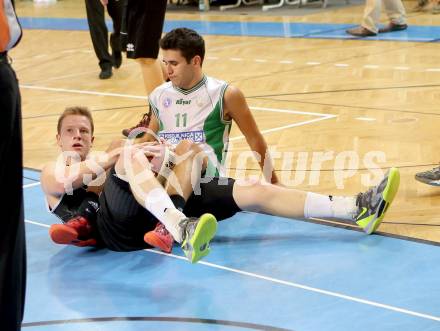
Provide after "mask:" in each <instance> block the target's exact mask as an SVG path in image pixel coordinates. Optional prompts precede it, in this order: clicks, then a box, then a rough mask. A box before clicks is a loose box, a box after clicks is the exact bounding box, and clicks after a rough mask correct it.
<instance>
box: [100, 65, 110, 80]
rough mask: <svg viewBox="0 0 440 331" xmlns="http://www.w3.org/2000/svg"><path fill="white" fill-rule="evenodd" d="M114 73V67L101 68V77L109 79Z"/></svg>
mask: <svg viewBox="0 0 440 331" xmlns="http://www.w3.org/2000/svg"><path fill="white" fill-rule="evenodd" d="M112 75H113V72H112V68H111V67H110V68H105V69H101V72H100V73H99V79H109V78H110V77H111V76H112Z"/></svg>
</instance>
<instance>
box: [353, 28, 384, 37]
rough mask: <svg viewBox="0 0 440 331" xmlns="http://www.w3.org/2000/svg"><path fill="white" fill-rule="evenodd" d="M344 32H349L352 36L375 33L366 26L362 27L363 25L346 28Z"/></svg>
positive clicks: (365, 35) (366, 35) (367, 35)
mask: <svg viewBox="0 0 440 331" xmlns="http://www.w3.org/2000/svg"><path fill="white" fill-rule="evenodd" d="M345 32H347V33H348V34H351V35H352V36H355V37H371V36H375V35H376V34H377V33H375V32H373V31H370V30H368V29H366V28H364V27H363V26H358V27H355V28H352V29H348V30H346V31H345Z"/></svg>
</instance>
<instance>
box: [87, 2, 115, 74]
mask: <svg viewBox="0 0 440 331" xmlns="http://www.w3.org/2000/svg"><path fill="white" fill-rule="evenodd" d="M104 10H105V9H104V6H103V5H102V3H101V1H99V0H86V12H87V23H88V24H89V30H90V37H91V38H92V44H93V49H94V50H95V54H96V57H97V58H98V60H99V67H100V68H101V72H100V74H99V78H100V79H108V78H110V77H111V76H112V74H113V73H112V66H113V61H112V57H111V55H110V53H109V50H108V30H107V26H106V25H105V11H104Z"/></svg>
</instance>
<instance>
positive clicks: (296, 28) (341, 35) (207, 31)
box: [20, 17, 440, 42]
mask: <svg viewBox="0 0 440 331" xmlns="http://www.w3.org/2000/svg"><path fill="white" fill-rule="evenodd" d="M20 22H21V24H22V26H23V27H24V28H25V29H42V30H88V25H87V21H86V19H82V18H35V17H22V18H20ZM107 25H108V27H109V29H111V24H110V22H107ZM183 26H184V27H188V28H191V29H194V30H196V31H198V32H199V33H201V34H203V35H229V36H260V37H286V38H290V37H295V38H322V39H357V38H355V37H353V36H350V35H348V34H347V33H345V30H346V29H348V28H350V27H353V26H354V25H353V24H327V23H277V22H208V21H189V20H173V21H170V20H168V21H166V22H165V26H164V31H165V32H167V31H170V30H171V29H174V28H177V27H183ZM439 36H440V27H439V26H415V25H414V26H413V25H411V26H410V27H409V28H408V29H407V30H405V31H398V32H393V33H384V34H379V35H377V36H375V37H368V38H362V40H393V41H407V42H409V41H411V42H427V41H438V40H439Z"/></svg>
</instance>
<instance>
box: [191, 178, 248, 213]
mask: <svg viewBox="0 0 440 331" xmlns="http://www.w3.org/2000/svg"><path fill="white" fill-rule="evenodd" d="M234 183H235V180H234V179H232V178H225V177H223V178H212V180H211V181H210V182H208V183H201V184H200V192H197V190H195V192H194V193H193V194H192V195H191V196H190V197H189V199H188V201H187V203H186V205H185V208H184V210H183V212H184V214H185V215H186V216H193V217H200V216H201V215H202V214H205V213H211V214H213V215H214V216H215V217H216V218H217V220H218V221H221V220H224V219H225V218H229V217H232V216H234V215H235V214H236V213H237V212H239V211H241V209H240V208H239V207H238V206H237V204H236V203H235V200H234V197H233V195H232V191H233V188H234ZM198 193H200V194H198Z"/></svg>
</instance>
